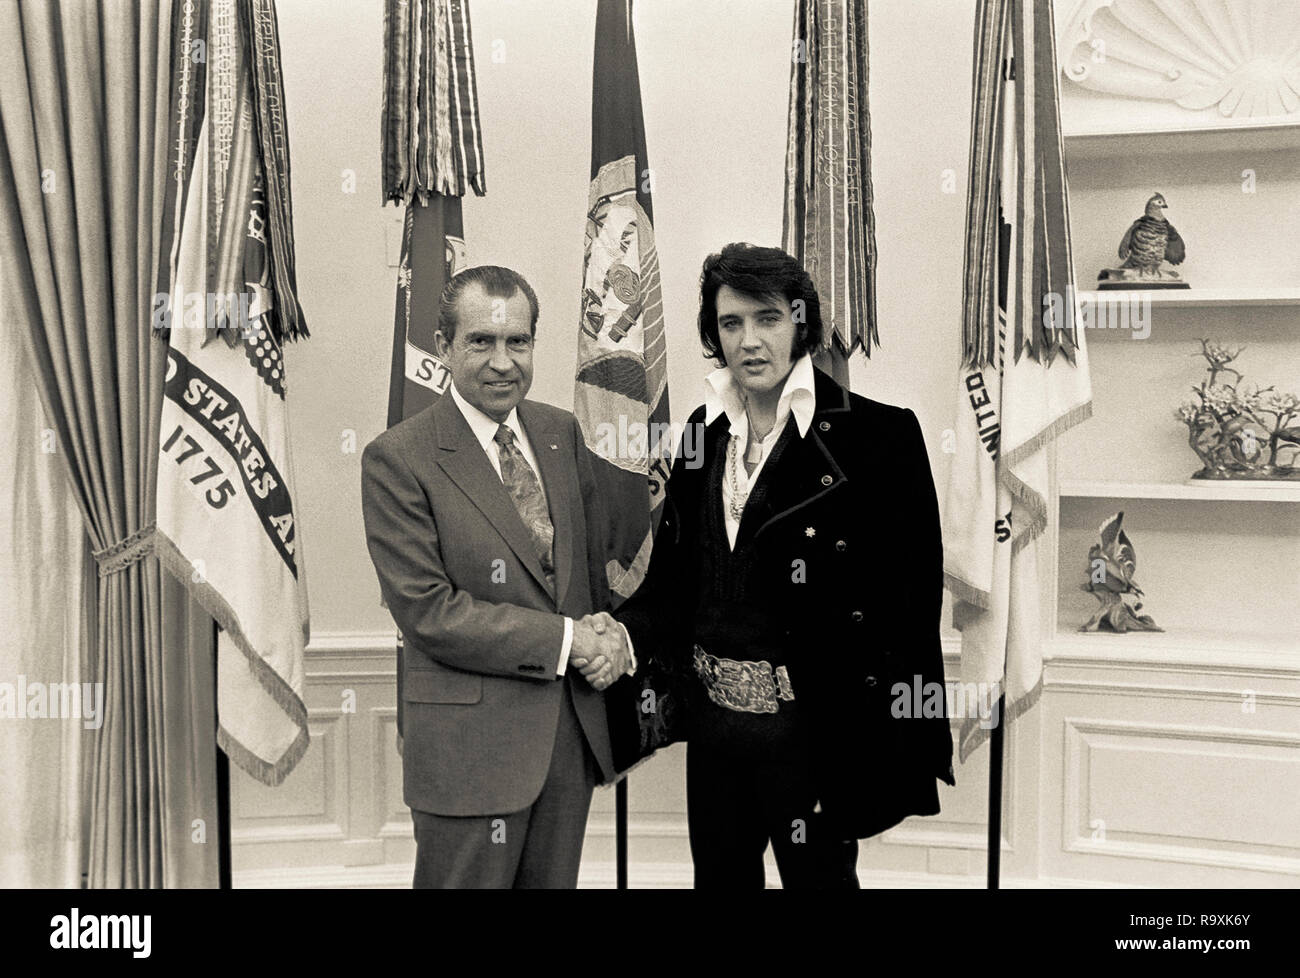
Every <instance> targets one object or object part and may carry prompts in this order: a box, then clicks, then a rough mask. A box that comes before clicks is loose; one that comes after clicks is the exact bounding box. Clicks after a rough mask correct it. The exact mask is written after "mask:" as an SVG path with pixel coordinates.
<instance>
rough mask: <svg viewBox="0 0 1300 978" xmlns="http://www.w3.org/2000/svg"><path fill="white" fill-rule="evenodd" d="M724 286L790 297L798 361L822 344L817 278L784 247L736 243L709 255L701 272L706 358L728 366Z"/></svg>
mask: <svg viewBox="0 0 1300 978" xmlns="http://www.w3.org/2000/svg"><path fill="white" fill-rule="evenodd" d="M724 285H729V286H731V287H732V288H733V289H735V290H736V291H737V292H743V293H745V294H746V295H749V296H753V297H754V298H764V297H767V296H775V295H779V296H784V297H785V299H786V301H787V302H789V303H790V306H791V308H792V309H794V310H795V317H794V318H795V327H796V328H795V337H794V350H793V352H792V353H791V359H793V360H797V359H798V358H799V357H801V356H803V355H804V354H805V353H808V352H813V353H816V352H817V351H818V350H819V349H820V348H821V344H822V304H821V300H820V299H818V298H817V287H816V286H815V285H813V280H812V276H811V275H809V274H808V273H807V272H806V271H804V269H803V266H802V265H800V264H799V263H798V262H797V261H795V260H794V258H792V257H791V256H790V255H788V254H786V253H785V252H784V251H782V250H781V249H780V248H760V247H758V246H757V245H751V244H743V243H733V244H729V245H727V246H726V247H724V248H723V249H722V251H721V252H719V253H718V254H715V255H709V257H708V258H706V259H704V270H703V271H702V272H701V273H700V343H701V344H702V345H703V346H704V355H705V356H706V357H711V358H713V359H715V360H717V361H718V362H720V363H721V364H722V365H723V366H724V367H725V366H726V365H727V358H726V357H724V356H723V355H722V344H721V343H720V342H719V340H718V290H719V289H720V288H722V286H724ZM797 302H800V303H802V308H803V315H802V317H801V316H799V315H798V310H799V308H800V307H799V306H797V305H795V303H797ZM801 320H802V321H801Z"/></svg>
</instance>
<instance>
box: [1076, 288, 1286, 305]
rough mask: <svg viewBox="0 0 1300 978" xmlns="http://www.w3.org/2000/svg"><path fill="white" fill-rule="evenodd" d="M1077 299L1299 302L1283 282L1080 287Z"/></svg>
mask: <svg viewBox="0 0 1300 978" xmlns="http://www.w3.org/2000/svg"><path fill="white" fill-rule="evenodd" d="M1078 297H1079V298H1080V299H1089V300H1091V301H1094V302H1107V301H1111V302H1115V301H1121V302H1122V301H1126V300H1128V301H1131V300H1132V299H1134V298H1135V297H1136V298H1138V299H1140V300H1143V301H1150V303H1151V305H1152V306H1155V307H1159V308H1161V309H1182V308H1189V307H1203V308H1206V309H1209V308H1214V307H1219V306H1300V288H1288V287H1283V286H1275V287H1259V288H1249V289H1106V290H1103V291H1095V290H1087V291H1083V290H1081V291H1079V293H1078Z"/></svg>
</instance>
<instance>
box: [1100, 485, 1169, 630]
mask: <svg viewBox="0 0 1300 978" xmlns="http://www.w3.org/2000/svg"><path fill="white" fill-rule="evenodd" d="M1123 521H1124V512H1123V510H1121V511H1120V512H1118V513H1116V514H1115V515H1114V516H1112V517H1110V518H1109V519H1108V520H1106V522H1104V523H1102V524H1101V529H1100V531H1099V533H1100V536H1101V539H1100V541H1099V542H1097V543H1094V544H1093V545H1092V549H1091V550H1089V551H1088V583H1087V584H1085V585H1083V589H1084V590H1085V591H1088V592H1090V593H1091V594H1092V595H1093V596H1094V597H1095V598H1096V599H1097V600H1098V601H1100V602H1101V607H1100V608H1098V609H1097V613H1096V614H1094V615H1093V616H1092V617H1091V618H1090V619H1088V623H1087V624H1086V625H1084V626H1083V627H1082V628H1080V629H1079V631H1081V632H1092V631H1107V632H1163V631H1164V629H1163V628H1160V627H1159V626H1157V625H1156V623H1155V621H1154V620H1152V618H1151V616H1150V615H1139V614H1138V612H1139V611H1141V610H1142V602H1141V601H1135V602H1134V603H1133V607H1131V608H1130V607H1129V606H1128V604H1127V603H1125V601H1124V596H1125V595H1126V594H1131V595H1133V596H1134V597H1136V598H1140V597H1142V589H1141V588H1139V587H1138V586H1137V581H1135V580H1134V579H1133V572H1134V571H1136V570H1137V554H1136V553H1135V552H1134V550H1133V543H1132V541H1130V540H1129V538H1128V536H1127V534H1125V533H1124V530H1123V529H1122V528H1121V526H1120V524H1121V523H1122V522H1123Z"/></svg>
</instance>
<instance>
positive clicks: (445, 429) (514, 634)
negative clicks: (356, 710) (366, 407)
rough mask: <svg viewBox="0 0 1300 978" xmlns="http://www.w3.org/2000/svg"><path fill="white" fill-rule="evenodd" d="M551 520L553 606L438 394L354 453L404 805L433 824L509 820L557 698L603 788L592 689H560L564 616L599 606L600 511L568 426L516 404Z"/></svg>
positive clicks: (533, 561) (545, 742) (546, 748)
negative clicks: (399, 642)
mask: <svg viewBox="0 0 1300 978" xmlns="http://www.w3.org/2000/svg"><path fill="white" fill-rule="evenodd" d="M518 410H519V419H520V421H521V422H522V424H523V427H524V430H525V431H526V432H527V433H528V438H529V441H530V442H531V443H532V446H533V450H534V453H535V454H536V456H537V462H538V467H539V468H540V469H541V472H540V475H541V478H542V482H543V485H544V486H545V489H546V495H547V499H548V502H549V505H550V514H551V521H552V523H553V524H554V527H555V590H556V594H555V597H554V598H552V596H551V595H550V593H549V592H548V590H547V587H546V583H545V580H546V579H545V576H544V574H543V571H542V567H541V562H540V560H539V559H538V557H537V553H536V550H535V548H534V546H533V542H532V539H531V536H530V534H529V532H528V530H527V528H526V527H525V526H524V523H523V521H522V520H521V519H520V518H519V514H518V512H517V511H516V509H515V507H514V503H513V502H512V500H511V498H510V494H509V491H508V490H507V489H506V487H505V486H504V485H503V484H502V482H501V479H500V478H499V477H498V476H497V474H496V472H495V471H494V470H493V469H492V465H491V463H490V462H489V461H488V459H487V456H486V455H485V454H484V452H483V448H482V446H481V445H480V444H479V442H478V440H477V439H476V438H475V437H474V433H473V432H472V431H471V430H470V427H469V424H468V423H467V422H466V421H465V418H464V416H463V415H462V414H461V412H460V409H459V408H458V407H457V406H456V403H455V401H453V400H452V398H451V397H449V396H446V397H442V398H440V399H439V400H438V401H436V402H435V403H434V404H433V405H431V406H430V407H428V408H426V409H425V410H424V411H421V412H420V413H419V414H417V415H414V416H413V417H411V418H408V419H407V420H406V421H403V422H402V423H400V424H397V425H394V426H393V427H392V428H390V429H389V430H388V431H385V432H384V433H383V434H381V435H379V436H378V437H377V438H375V439H374V440H373V441H372V442H371V443H370V444H369V445H367V446H366V449H365V452H364V453H363V454H362V458H361V505H362V512H363V515H364V518H365V527H366V543H367V546H368V547H369V550H370V559H371V561H372V562H373V563H374V565H375V571H376V573H377V574H378V576H379V586H380V590H381V591H382V593H383V596H384V599H385V601H386V602H387V604H388V608H389V610H390V611H391V612H392V615H393V619H394V621H396V623H397V627H398V628H399V629H400V630H401V633H402V636H403V638H404V640H405V643H406V653H405V655H404V657H403V660H404V661H403V662H402V664H401V669H402V676H401V679H402V693H401V695H402V697H403V699H404V701H405V703H404V712H405V715H404V718H403V727H404V730H403V748H402V758H403V785H404V797H405V801H406V804H407V805H409V806H410V807H411V808H414V809H417V810H420V811H426V812H432V813H434V814H437V815H462V816H463V815H496V814H504V813H509V812H515V811H520V810H522V809H524V808H527V807H528V806H529V805H531V804H532V803H533V802H534V801H535V800H536V799H537V797H538V795H539V794H540V793H541V789H542V784H543V782H544V781H545V779H546V773H547V770H548V768H549V766H550V762H551V749H552V746H553V744H554V742H555V731H556V724H557V721H558V717H559V710H560V704H561V693H562V690H561V687H560V682H561V681H566V682H569V683H570V688H571V689H572V691H573V697H574V705H575V707H576V709H577V712H578V718H579V720H580V721H581V724H582V729H583V732H584V733H585V734H586V738H587V742H588V744H589V745H590V747H591V750H592V753H593V755H594V756H595V758H596V762H597V764H598V766H599V768H600V776H601V780H602V781H609V780H612V779H613V777H614V765H613V760H612V758H611V755H610V746H609V731H608V727H607V725H606V720H605V708H604V702H603V694H601V693H597V692H596V691H595V690H593V689H592V688H591V687H590V686H589V685H588V684H587V683H586V681H584V680H583V679H582V678H581V677H580V676H577V675H576V673H575V674H574V675H573V676H570V677H569V678H567V679H565V680H557V677H556V672H555V670H556V666H557V664H558V661H559V653H560V647H561V644H562V642H563V638H564V621H563V617H562V616H566V615H567V616H569V617H571V618H578V617H581V616H582V615H585V614H588V613H590V612H592V611H598V610H604V609H606V608H608V606H609V592H608V585H607V582H606V577H605V569H604V564H605V548H604V539H605V536H604V534H605V529H606V524H605V515H604V510H603V508H602V506H601V501H600V497H599V493H598V491H597V486H596V481H595V478H594V476H593V474H592V467H591V460H590V457H589V454H588V449H587V447H586V445H585V443H584V442H583V438H582V432H581V429H580V428H579V426H578V422H577V419H575V418H574V417H573V415H572V414H570V413H569V412H567V411H563V410H561V409H559V408H555V407H552V406H550V405H548V404H542V403H539V402H537V401H527V400H526V401H523V402H521V403H520V405H519V408H518Z"/></svg>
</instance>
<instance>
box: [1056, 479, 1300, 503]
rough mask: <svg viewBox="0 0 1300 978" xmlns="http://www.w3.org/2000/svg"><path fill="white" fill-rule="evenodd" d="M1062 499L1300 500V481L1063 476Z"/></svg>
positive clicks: (1295, 501)
mask: <svg viewBox="0 0 1300 978" xmlns="http://www.w3.org/2000/svg"><path fill="white" fill-rule="evenodd" d="M1059 494H1060V496H1061V498H1062V499H1070V498H1073V499H1211V500H1225V501H1263V502H1274V503H1300V482H1251V481H1248V480H1245V479H1238V480H1229V479H1223V480H1211V479H1205V480H1197V481H1196V482H1195V483H1191V482H1108V481H1105V480H1094V479H1062V480H1061V484H1060V490H1059Z"/></svg>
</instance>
